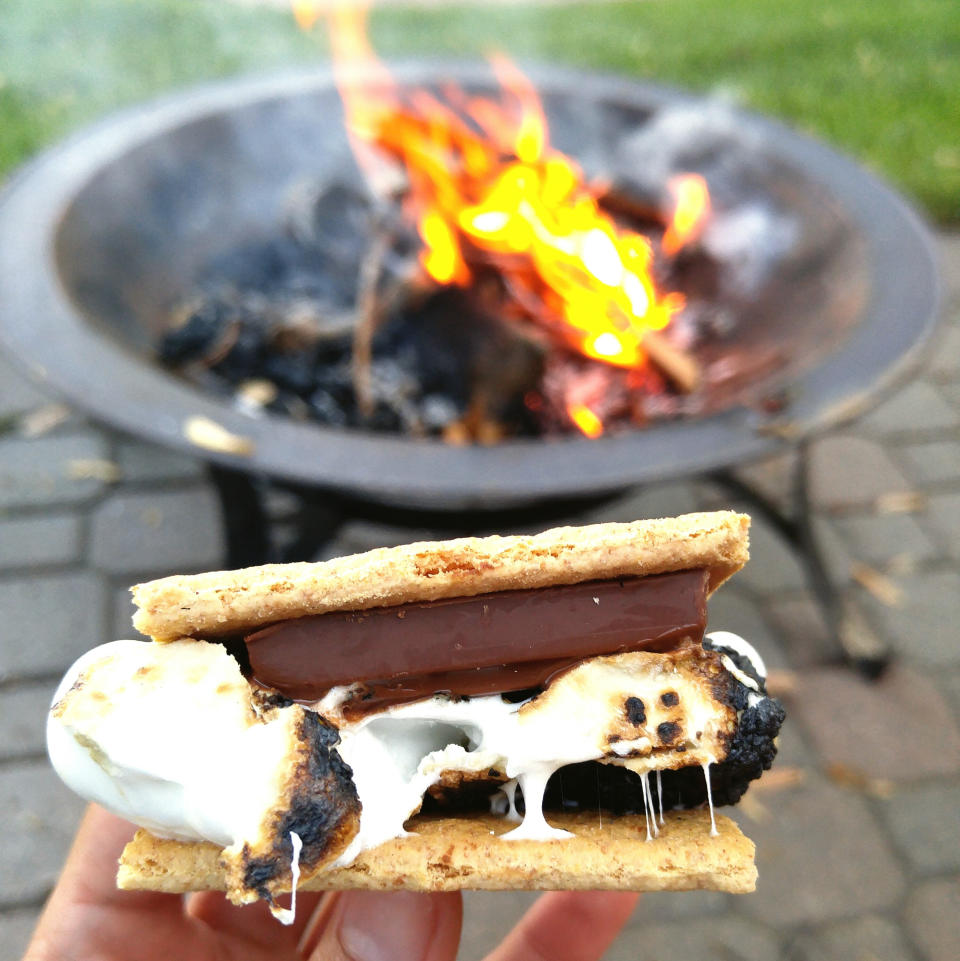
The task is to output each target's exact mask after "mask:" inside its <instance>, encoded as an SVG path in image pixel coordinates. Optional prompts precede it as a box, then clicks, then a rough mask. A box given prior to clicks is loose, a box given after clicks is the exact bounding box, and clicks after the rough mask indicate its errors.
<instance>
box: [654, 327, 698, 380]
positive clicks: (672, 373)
mask: <svg viewBox="0 0 960 961" xmlns="http://www.w3.org/2000/svg"><path fill="white" fill-rule="evenodd" d="M643 349H644V350H645V351H646V353H647V357H648V358H649V360H650V362H651V363H653V364H655V365H656V366H657V367H658V368H659V370H660V372H661V373H662V374H663V375H664V377H666V378H667V380H668V381H670V383H671V384H672V385H673V387H674V388H675V389H676V390H678V391H679V392H680V393H681V394H691V393H693V391H695V390H696V389H697V388H698V387H699V386H700V381H701V376H702V372H701V370H700V365H699V364H698V363H697V360H696V358H695V357H693V355H692V354H690V353H688V352H687V351H685V350H683V349H681V348H680V347H677V346H675V345H674V344H672V343H671V342H670V341H669V340H668V339H667V338H666V337H665V336H664V335H663V334H661V333H660V332H659V331H657V330H648V331H647V332H646V334H644V335H643Z"/></svg>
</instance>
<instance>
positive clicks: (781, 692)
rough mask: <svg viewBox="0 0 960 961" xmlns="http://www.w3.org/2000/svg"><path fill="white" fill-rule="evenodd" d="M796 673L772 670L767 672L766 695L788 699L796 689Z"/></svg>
mask: <svg viewBox="0 0 960 961" xmlns="http://www.w3.org/2000/svg"><path fill="white" fill-rule="evenodd" d="M797 684H798V681H797V672H796V671H784V670H782V669H777V668H774V669H773V670H772V671H768V672H767V683H766V688H767V693H768V694H772V695H773V696H774V697H789V696H790V695H791V694H793V693H794V691H796V689H797Z"/></svg>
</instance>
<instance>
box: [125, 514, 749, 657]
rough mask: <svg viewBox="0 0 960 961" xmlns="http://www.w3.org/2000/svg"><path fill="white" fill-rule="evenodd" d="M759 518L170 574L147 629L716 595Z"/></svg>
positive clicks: (144, 592) (197, 633) (212, 633)
mask: <svg viewBox="0 0 960 961" xmlns="http://www.w3.org/2000/svg"><path fill="white" fill-rule="evenodd" d="M749 525H750V519H749V517H747V516H745V515H743V514H737V513H734V512H733V511H714V512H706V513H698V514H685V515H683V516H681V517H675V518H661V519H658V520H643V521H635V522H633V523H629V524H614V523H610V524H593V525H589V526H585V527H558V528H554V529H553V530H549V531H545V532H544V533H542V534H536V535H531V536H524V535H514V536H506V537H504V536H499V535H494V536H491V537H465V538H459V539H457V540H450V541H424V542H420V543H415V544H405V545H403V546H400V547H389V548H379V549H377V550H372V551H367V552H366V553H364V554H355V555H352V556H349V557H339V558H334V559H333V560H330V561H324V562H321V563H300V564H268V565H265V566H263V567H250V568H246V569H245V570H240V571H215V572H211V573H206V574H195V575H186V576H175V577H165V578H162V579H160V580H156V581H150V582H148V583H146V584H138V585H137V586H135V587H134V588H132V591H133V599H134V602H135V603H136V605H137V607H138V608H139V610H138V611H137V613H136V614H135V615H134V619H133V623H134V626H135V627H136V628H137V630H139V631H141V632H142V633H144V634H147V635H150V636H151V637H153V638H154V639H155V640H158V641H170V640H175V639H177V638H180V637H205V638H215V637H223V636H228V635H233V634H240V633H244V632H247V631H250V630H253V629H255V628H257V627H260V626H262V625H265V624H270V623H274V622H276V621H282V620H287V619H289V618H295V617H304V616H307V615H311V614H325V613H327V612H329V611H347V610H365V609H368V608H372V607H388V606H392V605H396V604H404V603H409V602H418V601H431V600H439V599H442V598H449V597H469V596H473V595H476V594H486V593H489V592H492V591H503V590H520V589H524V588H538V587H550V586H555V585H563V584H576V583H579V582H582V581H590V580H601V579H605V578H614V577H636V576H642V575H646V574H662V573H667V572H669V571H678V570H686V569H690V568H699V567H703V568H706V569H707V570H708V571H709V581H708V591H709V592H713V591H714V590H716V588H717V587H718V586H719V585H720V584H722V583H723V581H725V580H726V579H727V578H728V577H730V576H731V575H732V574H734V573H735V572H736V571H738V570H739V569H740V568H741V567H742V566H743V565H744V564H745V563H746V562H747V559H748V557H749V552H748V546H749V545H748V530H749Z"/></svg>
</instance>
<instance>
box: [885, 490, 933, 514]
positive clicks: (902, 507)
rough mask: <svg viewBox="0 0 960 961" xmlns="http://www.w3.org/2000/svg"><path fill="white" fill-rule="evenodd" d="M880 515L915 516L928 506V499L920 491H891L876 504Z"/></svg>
mask: <svg viewBox="0 0 960 961" xmlns="http://www.w3.org/2000/svg"><path fill="white" fill-rule="evenodd" d="M873 506H874V509H875V510H876V512H877V513H878V514H914V513H916V512H917V511H922V510H923V509H924V508H925V507H926V506H927V498H926V495H925V494H922V493H921V492H920V491H890V492H889V493H887V494H881V495H880V496H879V497H878V498H877V499H876V500H875V501H874V502H873Z"/></svg>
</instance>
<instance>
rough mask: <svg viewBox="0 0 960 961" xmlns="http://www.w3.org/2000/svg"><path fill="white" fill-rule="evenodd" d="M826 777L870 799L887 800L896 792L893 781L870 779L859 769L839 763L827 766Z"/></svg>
mask: <svg viewBox="0 0 960 961" xmlns="http://www.w3.org/2000/svg"><path fill="white" fill-rule="evenodd" d="M827 777H828V778H830V780H831V781H833V782H834V784H839V785H840V786H841V787H846V788H851V789H852V790H854V791H860V792H861V793H862V794H869V795H870V796H871V797H878V798H888V797H890V796H891V795H892V794H893V793H894V791H895V790H896V788H895V786H894V783H893V781H891V780H889V779H888V778H885V777H871V776H870V775H869V774H867V773H865V772H864V771H861V770H860V769H859V768H855V767H851V766H850V765H849V764H843V763H842V762H840V761H834V762H833V763H832V764H828V765H827Z"/></svg>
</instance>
